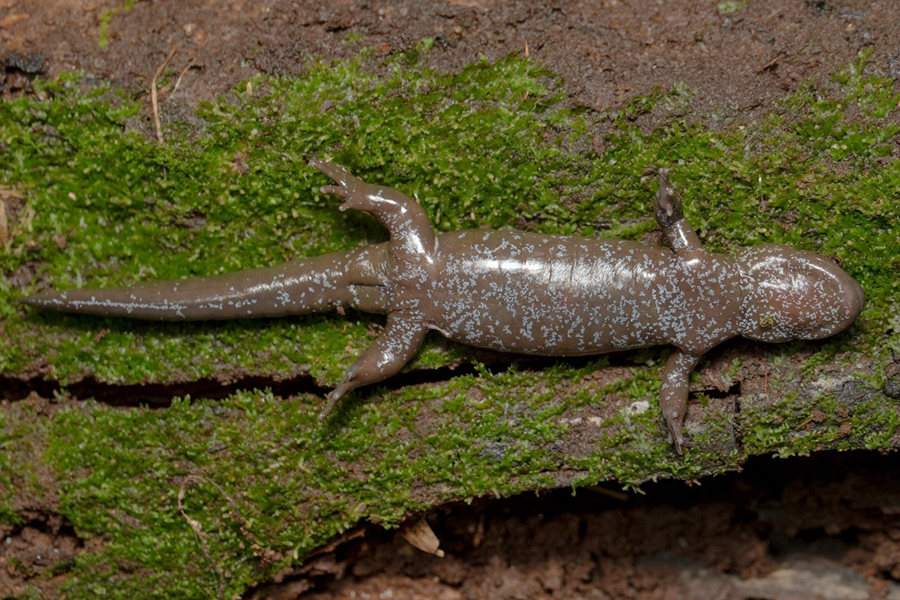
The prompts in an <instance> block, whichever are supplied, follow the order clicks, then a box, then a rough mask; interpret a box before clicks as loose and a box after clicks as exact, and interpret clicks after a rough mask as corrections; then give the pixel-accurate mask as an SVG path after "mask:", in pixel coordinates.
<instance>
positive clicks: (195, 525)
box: [170, 56, 227, 598]
mask: <svg viewBox="0 0 900 600" xmlns="http://www.w3.org/2000/svg"><path fill="white" fill-rule="evenodd" d="M170 58H171V56H170ZM198 481H206V482H208V483H211V484H213V486H215V487H216V488H218V489H219V492H221V493H222V494H223V495H225V493H224V492H222V488H221V487H219V486H218V485H217V484H216V483H215V482H213V481H209V480H208V479H206V478H205V477H200V476H198V475H188V476H187V477H185V478H184V481H182V482H181V487H180V488H179V489H178V512H180V513H181V516H182V517H184V520H185V521H187V523H188V525H190V526H191V529H193V530H194V533H195V534H197V537H198V538H199V539H200V548H201V549H202V550H203V554H204V555H205V556H206V562H207V563H209V565H210V566H211V567H212V568H213V569H214V570H215V572H216V578H217V580H218V584H219V590H218V591H219V595H218V597H219V598H224V597H225V576H224V574H223V573H222V568H221V567H220V566H219V563H217V562H216V561H215V560H213V557H212V554H210V552H209V544H208V543H207V541H206V534H205V533H203V525H201V524H200V521H198V520H197V519H192V518H191V517H190V516H188V514H187V512H186V511H185V510H184V495H185V491H186V490H187V486H189V485H191V484H194V483H197V482H198ZM226 497H227V496H226Z"/></svg>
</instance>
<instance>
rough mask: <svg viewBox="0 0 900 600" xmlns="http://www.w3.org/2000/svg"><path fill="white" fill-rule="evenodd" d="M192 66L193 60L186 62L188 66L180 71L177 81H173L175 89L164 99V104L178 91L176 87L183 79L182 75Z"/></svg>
mask: <svg viewBox="0 0 900 600" xmlns="http://www.w3.org/2000/svg"><path fill="white" fill-rule="evenodd" d="M193 65H194V59H193V58H192V59H191V60H189V61H188V64H187V65H185V67H184V68H183V69H182V70H181V73H180V74H179V75H178V79H176V80H175V87H173V88H172V91H171V92H169V97H168V98H166V102H168V101H169V100H171V99H172V96H174V95H175V92H177V91H178V86H179V85H181V80H182V79H183V78H184V74H185V73H187V71H188V69H190V68H191V67H192V66H193Z"/></svg>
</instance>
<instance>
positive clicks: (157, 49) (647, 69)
mask: <svg viewBox="0 0 900 600" xmlns="http://www.w3.org/2000/svg"><path fill="white" fill-rule="evenodd" d="M123 4H124V0H0V61H3V62H2V63H0V64H2V68H3V72H2V73H0V90H2V93H3V94H4V95H5V96H9V95H16V94H20V93H28V92H29V91H30V85H31V80H32V79H33V78H34V77H35V76H36V75H38V74H42V75H44V76H48V75H49V76H52V75H55V74H57V73H60V72H62V71H69V70H73V69H79V70H83V71H85V72H87V73H89V74H90V75H92V76H95V77H98V78H101V79H107V80H110V81H112V82H113V83H114V84H115V85H117V86H119V87H121V88H123V89H126V90H129V91H130V92H131V93H132V94H133V95H134V96H135V97H138V98H142V99H144V100H147V104H148V105H149V100H148V98H149V86H150V81H151V80H152V78H153V75H154V73H155V72H156V70H157V68H158V67H159V65H160V64H161V63H162V62H163V61H164V59H165V58H166V56H167V55H168V54H169V53H170V52H171V51H172V49H174V48H176V47H177V49H178V50H177V52H176V53H175V55H174V57H173V59H172V62H171V63H170V68H171V69H173V70H174V71H176V72H177V73H179V76H180V80H181V81H180V83H179V85H178V86H177V89H176V90H175V91H174V92H173V91H172V90H171V89H167V90H165V91H164V93H163V98H162V102H163V103H162V110H161V112H162V116H163V118H164V119H165V120H173V119H191V118H192V114H193V109H194V108H195V107H196V106H197V104H198V102H200V101H203V100H207V99H210V98H213V97H215V96H216V95H219V94H227V93H228V91H229V90H230V89H232V88H233V86H235V85H236V84H237V83H239V82H240V81H241V80H242V79H244V78H247V77H249V76H251V75H253V74H255V73H258V72H265V73H280V74H290V73H296V72H299V71H300V70H301V69H302V65H303V62H304V60H305V58H306V57H307V56H310V55H315V56H331V57H346V56H351V55H354V54H356V53H357V52H358V51H359V49H360V48H362V47H372V48H376V49H377V50H378V52H381V53H385V54H386V53H389V52H392V51H396V50H403V49H407V48H410V47H413V46H414V45H415V44H416V43H417V42H418V41H419V40H420V39H422V38H424V37H434V38H435V40H436V42H435V46H434V49H433V50H432V51H431V52H430V53H428V55H427V57H426V60H427V61H428V62H429V63H430V66H433V67H435V68H439V69H458V68H460V67H461V66H463V65H465V64H467V63H469V62H471V61H473V60H475V59H476V57H477V56H478V55H480V54H484V55H486V56H488V57H489V58H497V57H500V56H502V55H504V54H507V53H509V52H525V51H526V49H527V52H528V53H529V55H530V56H531V57H534V58H535V59H537V60H540V61H542V62H543V63H544V64H545V65H547V66H548V67H549V68H550V69H551V70H553V71H555V72H557V73H559V74H561V75H562V76H563V78H564V80H565V85H566V88H567V91H568V92H569V94H570V95H571V96H572V97H573V98H574V100H575V102H578V103H580V104H583V105H585V106H589V107H592V108H595V109H598V110H608V109H610V108H616V107H618V106H621V105H622V104H623V103H625V102H626V101H627V100H628V99H629V98H631V97H632V96H634V95H637V94H643V93H647V92H649V91H651V90H652V89H653V88H654V87H656V86H659V87H661V88H663V89H667V88H670V87H671V86H672V85H673V83H674V82H682V83H684V84H686V85H687V86H689V87H690V88H691V89H693V90H694V91H695V92H696V94H697V96H696V98H695V101H694V102H693V103H692V104H691V105H690V107H689V108H688V111H690V112H689V113H688V114H686V115H685V117H686V118H687V119H692V118H695V119H701V118H702V119H705V120H707V121H708V122H709V123H710V124H711V125H715V124H716V123H719V122H727V121H731V120H735V119H737V120H742V121H748V120H752V119H755V118H757V117H758V116H760V115H761V114H764V113H765V112H768V111H770V110H778V107H777V105H776V101H777V100H778V99H779V98H782V97H784V96H785V95H786V94H788V93H790V92H791V91H794V90H796V89H798V87H799V86H800V85H801V84H802V83H803V82H804V81H807V80H814V81H817V82H820V83H822V82H827V81H828V78H829V76H830V74H831V73H832V72H834V71H835V70H836V69H838V68H840V66H842V65H844V64H846V63H848V62H849V61H851V60H853V59H854V58H855V57H856V56H857V53H858V51H859V50H861V49H863V48H872V49H873V50H874V53H873V55H872V58H871V64H872V65H873V67H872V68H874V69H877V70H878V71H879V72H881V73H883V74H885V75H889V76H892V77H898V76H900V43H898V42H897V40H900V35H898V34H900V3H897V2H890V1H888V0H882V1H877V0H865V1H864V0H835V1H828V0H809V1H805V2H804V1H800V0H796V1H794V2H790V3H787V2H782V1H780V0H753V1H752V2H750V3H749V4H748V6H746V7H743V8H741V9H739V10H736V11H733V12H724V10H723V14H720V12H719V11H718V10H717V3H716V2H701V1H699V0H683V1H682V2H677V3H675V2H659V1H657V0H633V1H627V2H626V1H622V0H603V1H590V2H589V1H585V2H576V1H574V0H550V1H547V2H537V1H528V2H512V1H502V0H445V1H442V2H440V1H434V0H419V1H415V0H372V1H368V0H328V1H325V0H218V1H213V0H178V1H175V0H169V1H164V0H145V1H139V2H137V3H136V4H135V5H134V7H133V9H132V10H130V11H123V12H120V13H118V14H116V15H115V16H114V17H112V19H111V21H110V25H109V32H108V41H109V44H108V46H107V47H106V48H105V49H101V48H100V47H99V44H98V41H99V39H100V23H101V17H102V15H104V14H105V13H106V11H108V10H109V9H111V8H113V7H116V6H120V5H123ZM725 4H726V3H723V4H722V7H723V9H724V8H725ZM351 34H352V35H354V36H356V37H358V38H361V41H359V42H353V43H348V42H347V39H348V36H349V35H351ZM710 115H714V118H709V116H710ZM640 124H641V125H642V126H645V127H646V126H650V125H652V123H640ZM148 126H151V125H150V124H149V121H148ZM151 127H152V126H151ZM898 473H900V462H898V461H897V460H895V459H892V460H889V459H886V458H881V457H872V456H871V455H856V456H855V457H853V458H852V459H848V458H845V457H836V456H824V457H818V458H816V459H815V460H812V461H810V462H804V461H791V462H783V461H773V460H771V459H769V460H759V461H757V462H756V463H755V465H754V466H753V467H752V468H750V469H748V471H747V473H745V474H744V475H743V476H734V477H729V478H723V479H721V480H717V481H709V482H704V485H703V486H702V487H700V488H686V487H685V486H684V484H680V483H678V484H672V483H669V484H657V485H653V486H647V488H646V491H647V495H646V496H634V495H628V496H627V499H624V500H623V499H617V498H616V494H612V495H610V494H608V493H605V492H603V491H602V490H600V489H599V488H598V489H597V490H594V491H591V490H581V491H579V494H578V496H577V497H575V498H572V497H571V496H570V493H569V492H567V491H563V492H558V493H554V494H550V495H548V496H546V497H543V498H538V499H535V498H516V499H512V500H508V501H498V502H490V503H477V504H476V505H473V506H471V507H451V508H449V509H446V510H444V511H441V512H439V513H436V514H433V515H429V516H428V520H429V522H430V523H431V524H432V526H433V528H434V529H435V531H436V533H437V535H438V537H439V538H440V539H441V540H442V542H443V545H442V546H443V548H444V549H445V550H446V551H447V553H448V556H447V557H445V558H444V559H438V558H435V557H431V556H429V555H426V554H423V553H421V552H419V551H418V550H414V549H412V547H411V546H409V545H408V544H407V543H406V542H405V541H403V540H402V537H400V536H391V535H388V534H385V533H379V532H377V531H376V530H374V529H369V530H368V531H367V532H366V535H365V537H364V538H363V539H362V540H361V541H360V540H357V541H355V542H352V543H349V544H347V545H344V546H341V547H340V548H339V549H337V550H336V551H334V552H331V553H326V554H323V555H322V556H320V557H319V558H317V559H316V560H314V561H313V562H311V563H310V564H309V565H307V567H305V572H304V573H302V574H300V573H293V574H284V575H285V576H284V577H283V578H280V579H283V581H282V582H281V583H277V584H274V587H270V588H267V593H268V594H269V595H270V596H272V597H283V598H289V597H296V595H297V594H299V593H302V592H304V591H305V590H307V589H308V588H309V587H310V586H311V585H312V586H315V587H314V589H312V590H310V591H309V592H307V593H310V594H311V595H310V596H309V597H317V598H366V597H369V598H375V597H379V598H448V599H450V598H549V597H553V598H575V597H578V598H634V599H638V598H701V597H703V598H721V599H728V598H810V597H816V596H818V597H823V598H857V597H859V598H865V597H867V596H868V595H869V594H872V595H877V596H885V595H891V594H895V595H896V596H895V597H898V598H900V592H898V591H897V590H896V588H895V586H894V585H893V584H892V583H890V582H891V581H892V580H893V579H900V527H898V522H897V518H896V515H897V514H898V512H900V504H898V500H897V498H900V494H898V492H900V488H898V487H897V484H896V482H897V481H898V477H897V474H898ZM80 544H81V543H80V542H79V541H78V540H77V539H76V538H75V537H74V535H73V534H72V532H71V530H70V529H68V528H67V527H66V525H65V524H64V523H62V522H60V521H59V519H58V518H55V517H53V516H52V515H50V516H48V515H46V514H43V515H42V514H36V515H34V518H33V519H31V520H30V521H29V522H28V523H27V524H25V525H22V526H20V527H18V528H16V529H7V530H3V531H0V595H7V594H16V593H19V592H20V591H21V590H22V589H23V586H24V585H27V582H28V581H29V579H31V578H33V577H35V576H37V575H41V574H42V569H45V568H46V556H47V555H48V553H56V554H58V555H59V556H62V557H63V558H68V557H71V556H74V555H75V553H76V552H78V551H79V550H80V548H81V545H80ZM54 562H59V561H58V560H55V561H54ZM849 567H853V568H854V569H855V570H851V569H849ZM299 575H303V576H302V577H300V576H299ZM338 575H339V576H338ZM41 576H42V577H43V576H48V575H47V574H46V573H43V574H42V575H41ZM58 577H60V578H64V577H65V574H64V573H60V575H58ZM829 590H830V591H829ZM260 593H262V591H260Z"/></svg>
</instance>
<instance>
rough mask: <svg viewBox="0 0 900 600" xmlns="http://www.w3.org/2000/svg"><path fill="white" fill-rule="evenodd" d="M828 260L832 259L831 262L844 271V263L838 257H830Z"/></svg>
mask: <svg viewBox="0 0 900 600" xmlns="http://www.w3.org/2000/svg"><path fill="white" fill-rule="evenodd" d="M828 258H829V259H831V262H833V263H834V264H836V265H837V266H839V267H840V268H842V269H843V268H844V261H842V260H841V259H840V258H839V257H837V256H829V257H828Z"/></svg>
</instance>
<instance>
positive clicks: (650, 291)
mask: <svg viewBox="0 0 900 600" xmlns="http://www.w3.org/2000/svg"><path fill="white" fill-rule="evenodd" d="M310 164H311V165H312V166H313V167H315V168H317V169H319V170H320V171H322V172H323V173H325V174H326V175H327V176H328V177H330V178H331V179H332V180H334V182H335V184H336V185H329V186H324V187H322V191H323V192H324V193H332V194H336V195H338V196H340V197H341V198H343V199H344V200H345V201H344V203H343V204H342V205H341V207H340V208H341V210H346V209H348V208H354V209H357V210H362V211H365V212H368V213H370V214H372V215H373V216H374V217H375V218H376V219H378V221H380V222H381V223H382V224H383V225H384V226H385V227H386V228H387V229H388V231H389V233H390V241H388V242H385V243H383V244H378V245H375V246H370V247H365V248H359V249H356V250H350V251H347V252H337V253H332V254H326V255H324V256H318V257H314V258H307V259H303V260H301V261H297V262H290V263H286V264H284V265H280V266H276V267H270V268H262V269H253V270H249V271H242V272H238V273H230V274H225V275H219V276H212V277H200V278H195V279H185V280H173V281H156V282H148V283H143V284H139V285H136V286H134V287H132V288H108V289H102V290H96V289H93V290H90V289H81V290H68V291H59V292H48V293H42V294H38V295H35V296H30V297H28V298H25V299H24V302H25V303H26V304H30V305H32V306H37V307H40V308H45V309H54V310H60V311H66V312H77V313H90V314H97V315H107V316H121V317H131V318H137V319H157V320H201V319H237V318H252V317H271V316H281V315H294V314H301V313H308V312H316V311H324V310H329V309H339V308H341V307H353V308H356V309H359V310H363V311H368V312H375V313H382V314H386V315H387V325H386V326H385V328H384V331H383V332H382V333H381V335H380V336H379V337H378V339H376V340H375V342H373V343H372V345H371V346H369V347H368V348H366V349H365V350H364V351H363V352H362V354H361V355H360V356H359V358H358V359H357V360H356V362H354V363H353V364H352V365H351V366H350V367H349V368H348V369H347V372H346V373H345V374H344V377H343V378H342V379H341V381H340V382H339V383H338V385H337V387H336V388H335V389H334V390H333V391H332V392H331V393H330V394H329V395H328V401H327V405H326V407H325V409H324V410H323V411H322V413H321V414H320V415H319V417H320V419H324V418H325V417H326V416H327V415H328V413H329V412H330V411H331V410H332V409H333V408H334V406H335V404H336V403H337V401H338V400H339V399H340V398H341V397H342V396H344V395H345V394H346V393H347V392H349V391H350V390H353V389H354V388H357V387H359V386H362V385H367V384H371V383H376V382H379V381H383V380H384V379H386V378H388V377H390V376H392V375H394V374H395V373H397V372H398V371H400V369H401V368H402V367H403V366H404V365H405V364H406V363H407V362H408V361H409V360H410V359H411V358H412V357H413V356H414V355H415V354H416V352H417V351H418V349H419V347H420V345H421V344H422V341H423V340H424V338H425V333H426V332H427V331H428V330H429V329H436V330H437V331H440V332H441V333H442V334H444V335H445V336H447V337H448V338H450V339H452V340H456V341H459V342H463V343H466V344H471V345H474V346H479V347H482V348H492V349H496V350H502V351H507V352H522V353H528V354H541V355H549V356H577V355H587V354H600V353H604V352H610V351H615V350H626V349H632V348H642V347H647V346H654V345H659V344H668V345H671V346H673V347H674V352H673V353H672V355H671V356H670V357H669V360H668V362H667V363H666V366H665V369H664V371H663V378H662V385H661V389H660V408H661V410H662V414H663V416H664V417H665V420H666V424H667V427H668V430H669V433H670V434H671V437H672V440H673V441H674V443H675V446H676V448H677V449H678V451H679V452H681V446H682V442H683V436H682V422H683V420H684V415H685V411H686V407H687V397H688V377H689V375H690V373H691V371H692V370H693V369H694V367H695V366H696V365H697V362H698V361H699V360H700V357H701V356H702V355H703V354H704V353H705V352H707V351H709V350H710V349H712V348H713V347H714V346H716V345H718V344H720V343H722V342H724V341H725V340H727V339H729V338H732V337H735V336H738V335H743V336H745V337H748V338H751V339H754V340H762V341H767V342H783V341H787V340H791V339H798V338H799V339H818V338H823V337H826V336H830V335H833V334H835V333H838V332H840V331H843V330H844V329H846V328H847V327H849V326H850V324H851V323H852V322H853V320H854V319H855V318H856V316H857V315H858V314H859V313H860V311H861V310H862V308H863V303H864V301H865V300H864V294H863V290H862V288H861V287H860V286H859V284H857V283H856V281H854V280H853V279H852V278H851V277H850V276H849V275H847V273H846V272H845V271H844V270H843V269H842V268H841V266H840V264H838V263H837V262H836V261H834V260H832V259H828V258H824V257H822V256H820V255H818V254H815V253H813V252H807V251H803V250H795V249H793V248H790V247H787V246H783V245H775V244H765V245H760V246H754V247H751V248H747V249H745V250H743V251H741V252H739V253H738V254H737V255H735V256H725V255H720V254H715V253H711V252H707V251H705V250H704V249H703V247H702V246H701V244H700V241H699V239H698V238H697V234H696V233H695V232H694V230H693V229H692V228H691V226H690V225H689V224H688V223H687V221H686V220H685V219H684V215H683V211H682V203H681V198H680V195H679V194H677V193H676V192H675V190H674V188H673V187H672V185H671V184H670V182H669V173H668V170H666V169H661V170H660V171H659V191H658V193H657V196H656V205H655V210H656V219H657V222H658V223H659V226H660V228H661V229H662V231H663V234H664V236H665V239H666V242H667V245H668V247H664V246H654V245H647V244H641V243H638V242H631V241H620V240H603V239H586V238H578V237H568V236H556V235H540V234H534V233H523V232H517V231H489V230H469V231H457V232H453V233H444V234H441V235H439V236H438V235H435V233H434V230H433V229H432V228H431V223H430V222H429V220H428V217H427V215H426V214H425V211H424V210H423V209H422V207H421V206H419V204H418V203H417V202H416V201H415V200H413V199H412V198H410V197H408V196H406V195H405V194H403V193H402V192H399V191H397V190H394V189H391V188H388V187H384V186H381V185H373V184H368V183H365V182H363V181H362V180H360V179H359V178H357V177H354V176H353V175H351V174H350V173H349V172H348V171H347V170H346V169H344V168H343V167H340V166H338V165H334V164H331V163H328V162H324V161H319V160H313V161H312V162H311V163H310Z"/></svg>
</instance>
